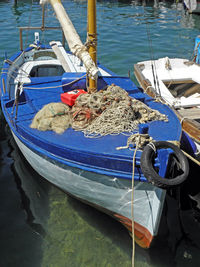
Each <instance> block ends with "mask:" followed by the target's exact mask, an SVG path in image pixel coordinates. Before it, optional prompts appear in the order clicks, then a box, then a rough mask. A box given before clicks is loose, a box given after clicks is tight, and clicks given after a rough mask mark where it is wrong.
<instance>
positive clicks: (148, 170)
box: [140, 141, 189, 189]
mask: <svg viewBox="0 0 200 267" xmlns="http://www.w3.org/2000/svg"><path fill="white" fill-rule="evenodd" d="M154 145H155V147H156V150H157V149H161V148H171V149H172V150H173V152H174V154H175V156H176V157H177V159H178V161H179V163H180V166H181V169H182V171H183V173H182V174H181V175H178V176H176V177H174V178H163V177H161V176H159V175H158V173H157V172H156V171H155V170H154V167H153V159H154V157H155V152H154V150H153V148H152V147H151V146H149V145H146V146H145V147H144V150H143V152H142V156H141V163H140V167H141V170H142V172H143V174H144V176H145V177H146V178H147V180H148V181H149V182H150V183H151V184H153V185H155V186H157V187H159V188H162V189H169V188H172V187H176V186H179V185H181V184H182V183H183V182H184V181H185V180H186V179H187V177H188V174H189V163H188V160H187V158H186V156H185V155H184V154H183V152H182V151H181V150H180V149H179V148H178V147H177V146H176V145H174V144H172V143H169V142H166V141H157V142H154Z"/></svg>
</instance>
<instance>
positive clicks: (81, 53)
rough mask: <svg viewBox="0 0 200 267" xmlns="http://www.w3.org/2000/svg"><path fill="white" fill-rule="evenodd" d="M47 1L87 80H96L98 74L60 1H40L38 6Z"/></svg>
mask: <svg viewBox="0 0 200 267" xmlns="http://www.w3.org/2000/svg"><path fill="white" fill-rule="evenodd" d="M48 1H49V2H50V4H51V5H52V7H53V9H54V11H55V13H56V16H57V19H58V20H59V22H60V24H61V27H62V29H63V32H64V35H65V38H66V40H67V42H68V45H69V48H70V50H71V52H72V53H73V54H74V55H76V56H77V57H78V58H79V59H80V60H81V61H82V62H83V64H84V65H85V67H86V70H87V74H88V76H89V78H91V79H93V80H96V79H97V74H98V68H97V67H96V64H95V63H94V62H93V60H92V59H91V57H90V55H89V53H88V51H87V49H86V47H85V46H84V45H83V43H82V42H81V40H80V37H79V36H78V34H77V32H76V29H75V28H74V26H73V24H72V22H71V20H70V18H69V17H68V15H67V13H66V11H65V9H64V7H63V5H62V3H61V0H40V4H42V5H43V4H45V3H46V2H48Z"/></svg>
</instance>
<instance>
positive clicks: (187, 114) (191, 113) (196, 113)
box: [178, 108, 200, 120]
mask: <svg viewBox="0 0 200 267" xmlns="http://www.w3.org/2000/svg"><path fill="white" fill-rule="evenodd" d="M178 112H179V113H180V114H181V116H182V117H184V118H188V119H194V120H195V119H200V109H199V108H189V109H180V110H179V111H178Z"/></svg>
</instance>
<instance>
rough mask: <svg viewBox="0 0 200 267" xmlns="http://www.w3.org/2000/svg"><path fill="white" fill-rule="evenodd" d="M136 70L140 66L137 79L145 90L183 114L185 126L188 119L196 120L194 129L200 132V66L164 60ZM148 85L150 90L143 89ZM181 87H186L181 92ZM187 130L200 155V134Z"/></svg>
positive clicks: (144, 62)
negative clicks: (159, 97)
mask: <svg viewBox="0 0 200 267" xmlns="http://www.w3.org/2000/svg"><path fill="white" fill-rule="evenodd" d="M135 66H137V70H136V71H135V74H136V77H137V79H138V82H139V83H140V85H141V86H142V87H143V88H144V90H148V89H152V91H153V92H154V94H156V95H158V96H161V99H162V100H164V102H166V103H167V104H168V105H169V106H171V107H173V108H174V109H175V110H176V111H177V112H178V113H179V114H180V120H181V122H182V123H183V121H184V120H185V119H188V120H196V121H195V125H197V126H195V127H196V128H197V129H200V128H199V127H200V124H199V121H200V78H199V71H200V65H198V64H196V63H194V62H190V61H188V60H187V59H181V58H168V57H165V58H160V59H157V60H148V61H142V62H138V63H137V64H136V65H135ZM152 68H153V71H154V73H153V71H152ZM145 81H146V82H147V83H148V86H147V88H145V85H144V82H145ZM173 85H176V86H177V88H176V89H175V87H173ZM190 85H191V86H190ZM181 86H183V87H182V88H181ZM184 86H185V88H184ZM178 87H179V91H180V92H181V93H180V95H179V91H178ZM181 90H182V91H181ZM184 90H185V91H184ZM195 90H196V91H195ZM183 129H184V125H183ZM184 130H185V131H186V132H187V133H188V134H189V135H190V137H191V138H192V139H193V141H194V142H195V144H196V147H197V155H199V153H200V142H199V141H198V140H199V135H198V133H195V130H191V132H190V130H188V127H187V129H184ZM192 131H193V132H192ZM198 131H199V130H198ZM196 137H197V138H196Z"/></svg>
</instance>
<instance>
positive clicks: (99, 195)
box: [13, 133, 165, 247]
mask: <svg viewBox="0 0 200 267" xmlns="http://www.w3.org/2000/svg"><path fill="white" fill-rule="evenodd" d="M13 136H14V139H15V141H16V142H17V145H18V146H19V148H20V150H21V151H22V153H23V155H24V156H25V158H26V159H27V160H28V162H29V163H30V165H31V166H32V167H33V168H34V169H35V170H36V171H37V172H38V173H39V174H40V175H41V176H43V177H44V178H45V179H47V180H48V181H49V182H50V183H52V184H54V185H56V186H57V187H59V188H61V189H62V190H64V191H65V192H67V193H70V194H71V195H73V196H75V197H76V198H79V199H81V200H83V201H86V202H88V203H89V204H91V205H94V206H97V207H99V208H100V209H105V210H106V211H107V212H108V213H111V215H113V216H114V217H116V218H117V219H118V220H119V221H121V222H122V223H123V224H124V225H125V226H126V227H127V228H129V227H128V225H126V223H127V224H130V223H131V220H132V218H131V194H132V189H131V188H130V185H129V186H125V185H123V184H122V183H121V182H122V180H121V181H120V180H119V179H117V178H113V177H108V176H103V175H100V174H96V173H92V172H87V171H82V170H79V169H77V168H72V167H67V166H66V165H65V166H62V167H61V166H58V165H56V164H55V163H53V162H50V161H49V160H47V159H45V158H43V157H41V156H40V155H38V154H37V153H35V152H33V151H32V150H30V149H29V148H28V147H27V146H25V145H24V144H23V143H22V142H21V141H20V140H19V139H18V138H17V137H16V135H15V134H14V133H13ZM164 200H165V191H164V190H162V189H159V188H156V187H154V186H152V185H151V184H149V183H142V182H139V183H137V184H136V186H135V190H134V222H135V228H136V230H135V234H136V235H137V233H136V232H138V234H139V235H140V236H141V235H142V234H143V235H144V238H143V239H145V240H143V241H141V242H144V243H145V242H146V245H145V244H143V246H144V247H145V246H146V247H147V246H148V245H147V243H148V242H149V244H150V243H151V241H152V239H153V237H154V236H156V235H157V232H158V227H159V223H160V217H161V214H162V209H163V203H164ZM136 238H137V236H136ZM146 239H147V240H146ZM148 239H149V240H148ZM140 245H142V244H140Z"/></svg>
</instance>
